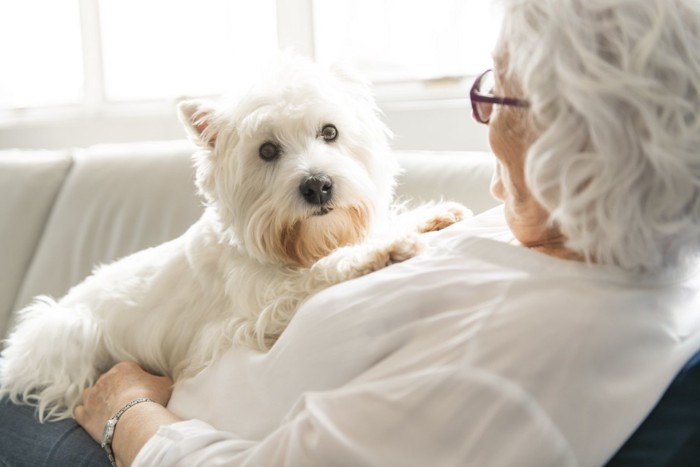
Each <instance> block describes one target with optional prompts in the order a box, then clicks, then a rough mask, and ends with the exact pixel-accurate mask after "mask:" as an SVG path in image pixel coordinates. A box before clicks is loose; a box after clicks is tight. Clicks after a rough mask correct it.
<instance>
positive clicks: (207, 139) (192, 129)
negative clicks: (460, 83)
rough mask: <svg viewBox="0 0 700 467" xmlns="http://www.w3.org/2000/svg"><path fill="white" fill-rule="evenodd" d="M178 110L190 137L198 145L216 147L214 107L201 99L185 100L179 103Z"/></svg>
mask: <svg viewBox="0 0 700 467" xmlns="http://www.w3.org/2000/svg"><path fill="white" fill-rule="evenodd" d="M177 112H178V116H179V117H180V121H181V122H182V124H183V125H184V126H185V129H186V130H187V133H188V134H189V136H190V138H191V139H192V140H193V141H194V142H195V143H196V144H197V145H199V146H205V147H209V148H213V147H214V145H215V144H216V135H217V131H216V130H215V129H214V125H213V120H214V110H213V108H211V107H210V106H208V105H206V104H205V103H203V102H201V101H196V100H184V101H181V102H180V103H178V105H177Z"/></svg>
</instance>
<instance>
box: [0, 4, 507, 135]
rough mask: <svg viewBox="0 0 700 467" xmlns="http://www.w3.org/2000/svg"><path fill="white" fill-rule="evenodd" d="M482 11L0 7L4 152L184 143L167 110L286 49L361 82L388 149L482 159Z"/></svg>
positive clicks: (485, 36) (425, 7) (488, 34)
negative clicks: (477, 154)
mask: <svg viewBox="0 0 700 467" xmlns="http://www.w3.org/2000/svg"><path fill="white" fill-rule="evenodd" d="M490 3H491V2H490V1H489V0H475V1H468V2H467V1H464V0H148V1H140V0H22V1H15V2H0V66H2V69H3V73H0V148H1V147H28V146H33V147H46V148H52V147H65V146H84V145H88V144H94V143H99V142H121V141H134V140H143V139H171V138H178V137H183V134H182V130H181V128H180V126H179V124H178V123H177V121H176V116H175V111H174V102H175V99H177V98H178V97H181V96H209V95H216V94H220V93H222V92H226V91H227V90H229V89H231V88H232V87H234V86H236V85H237V84H238V83H241V82H243V81H247V75H249V74H254V73H256V72H257V70H259V68H260V67H261V66H262V65H263V63H264V62H266V61H267V60H268V59H269V57H270V56H271V55H273V54H274V53H275V52H276V51H277V50H279V49H285V48H287V47H289V46H291V47H292V48H294V49H296V50H297V51H299V52H301V53H304V54H307V55H310V56H313V57H314V58H315V59H317V60H318V61H321V62H330V61H334V60H339V59H340V60H346V61H350V62H351V63H354V64H355V65H356V66H357V67H358V68H359V69H360V70H361V71H363V72H364V73H365V74H367V75H368V77H369V78H370V79H371V80H373V81H374V82H375V84H376V86H375V94H376V96H377V100H378V103H379V105H380V107H381V108H382V110H383V111H384V113H385V114H386V116H387V120H388V123H389V125H390V127H391V128H392V130H393V131H394V133H395V134H396V139H395V147H404V148H413V149H468V148H469V147H472V148H476V149H485V148H486V144H485V140H486V138H485V130H484V128H482V127H478V128H477V127H476V126H472V124H471V122H470V119H469V106H468V102H467V96H468V90H469V85H470V84H471V79H472V77H473V75H475V74H476V73H478V72H480V71H482V70H483V69H484V68H486V67H487V66H489V64H490V61H491V60H490V53H491V49H492V48H493V43H494V40H495V36H496V33H497V27H495V24H496V23H495V19H494V18H493V15H492V14H491V10H490ZM474 141H477V143H476V145H475V146H469V145H472V144H473V142H474Z"/></svg>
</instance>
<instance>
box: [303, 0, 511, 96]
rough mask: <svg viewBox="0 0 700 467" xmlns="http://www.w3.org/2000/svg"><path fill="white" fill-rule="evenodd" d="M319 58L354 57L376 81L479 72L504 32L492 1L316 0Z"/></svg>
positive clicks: (420, 78)
mask: <svg viewBox="0 0 700 467" xmlns="http://www.w3.org/2000/svg"><path fill="white" fill-rule="evenodd" d="M313 7H314V8H313V12H314V28H315V39H316V40H315V46H316V58H317V59H319V60H320V61H330V60H333V59H337V58H342V59H346V60H350V61H351V62H354V63H355V64H356V66H358V67H359V68H361V69H363V70H364V71H365V72H366V73H367V74H368V75H369V76H370V78H371V79H372V80H373V81H375V82H395V81H412V80H426V79H441V78H454V77H462V76H467V75H475V74H477V73H478V72H480V71H482V70H483V69H484V68H485V67H486V66H487V65H488V64H489V63H490V61H491V57H490V53H491V48H492V46H493V43H494V41H495V38H496V33H497V32H498V29H497V27H495V23H494V19H493V15H492V12H491V9H490V2H488V1H483V0H482V1H469V2H466V1H460V0H430V1H426V0H333V1H328V0H315V1H314V4H313Z"/></svg>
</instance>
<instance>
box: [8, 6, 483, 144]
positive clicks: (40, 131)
mask: <svg viewBox="0 0 700 467" xmlns="http://www.w3.org/2000/svg"><path fill="white" fill-rule="evenodd" d="M77 1H78V3H79V11H80V24H81V28H82V34H81V36H82V46H83V63H84V66H83V73H84V83H85V84H84V96H83V99H82V102H80V103H77V104H73V105H65V106H52V107H39V108H10V109H0V149H2V148H7V147H42V148H43V147H46V148H49V149H57V148H63V147H67V146H83V145H90V144H95V143H98V142H128V141H139V140H144V139H149V137H148V134H149V131H148V129H147V128H144V126H149V125H150V126H153V127H157V128H158V131H156V132H155V135H154V138H152V139H177V138H183V137H184V133H183V132H182V129H181V127H180V125H179V123H178V122H177V119H176V116H175V111H174V107H175V103H174V101H173V100H158V101H148V102H136V101H130V102H126V101H125V102H113V101H109V100H107V98H106V95H105V87H104V69H103V62H102V44H101V33H100V16H99V2H97V1H95V0H77ZM276 15H277V21H276V22H277V35H278V45H279V48H280V49H281V50H284V49H287V48H292V49H294V50H295V51H297V52H299V53H301V54H303V55H306V56H309V57H311V58H314V55H315V54H314V32H313V31H314V28H313V21H314V18H313V0H276ZM473 78H474V76H462V77H451V78H442V79H432V80H431V79H429V80H416V81H396V82H381V83H376V84H375V85H374V87H373V90H374V94H375V97H376V99H377V103H378V105H379V107H380V109H381V110H382V111H383V113H384V114H385V116H386V117H387V120H388V121H389V122H390V126H391V127H392V130H393V131H394V132H395V134H396V135H395V141H394V146H395V147H398V148H400V149H449V150H458V149H474V150H485V149H487V148H488V144H487V142H486V140H487V137H486V133H485V132H484V130H483V129H480V128H478V127H472V126H471V125H470V123H469V122H471V119H470V113H469V112H470V110H469V109H470V107H469V99H468V97H469V87H470V86H471V82H472V81H473ZM394 122H398V125H395V124H394ZM426 126H427V127H429V128H430V129H432V131H433V133H432V135H431V136H429V137H430V138H433V142H430V141H425V140H424V139H423V138H422V136H421V132H420V131H418V132H416V131H414V128H415V129H417V128H426ZM116 129H118V130H116ZM117 132H118V133H119V134H117ZM59 133H65V134H72V135H79V134H85V136H83V137H82V138H77V139H76V140H75V142H71V141H69V140H68V139H67V137H66V136H58V135H59ZM87 133H90V135H91V136H89V135H87ZM36 141H38V142H39V143H36ZM397 143H398V144H397Z"/></svg>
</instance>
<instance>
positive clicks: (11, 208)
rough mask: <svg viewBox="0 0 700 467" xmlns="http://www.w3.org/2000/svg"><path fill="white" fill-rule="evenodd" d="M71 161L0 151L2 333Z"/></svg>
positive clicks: (60, 154) (54, 154) (52, 154)
mask: <svg viewBox="0 0 700 467" xmlns="http://www.w3.org/2000/svg"><path fill="white" fill-rule="evenodd" d="M71 164H72V159H71V156H70V153H69V152H68V151H26V150H25V151H19V150H4V151H0V187H2V197H3V199H2V203H0V238H2V242H0V258H2V261H0V277H2V280H0V337H2V336H4V335H5V332H6V331H7V330H8V326H9V321H10V314H11V312H12V308H13V304H14V303H15V299H16V298H17V291H18V289H19V287H20V285H21V282H22V277H23V276H24V275H25V273H26V272H27V269H28V268H29V265H30V262H31V260H32V257H33V255H34V250H35V248H36V246H37V244H38V243H39V239H40V238H41V234H42V232H43V230H44V226H45V224H46V218H47V217H48V215H49V212H50V211H51V206H52V205H53V204H54V200H55V198H56V194H57V193H58V192H59V190H60V188H61V185H62V183H63V180H64V178H65V177H66V174H67V173H68V171H69V169H70V167H71Z"/></svg>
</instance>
